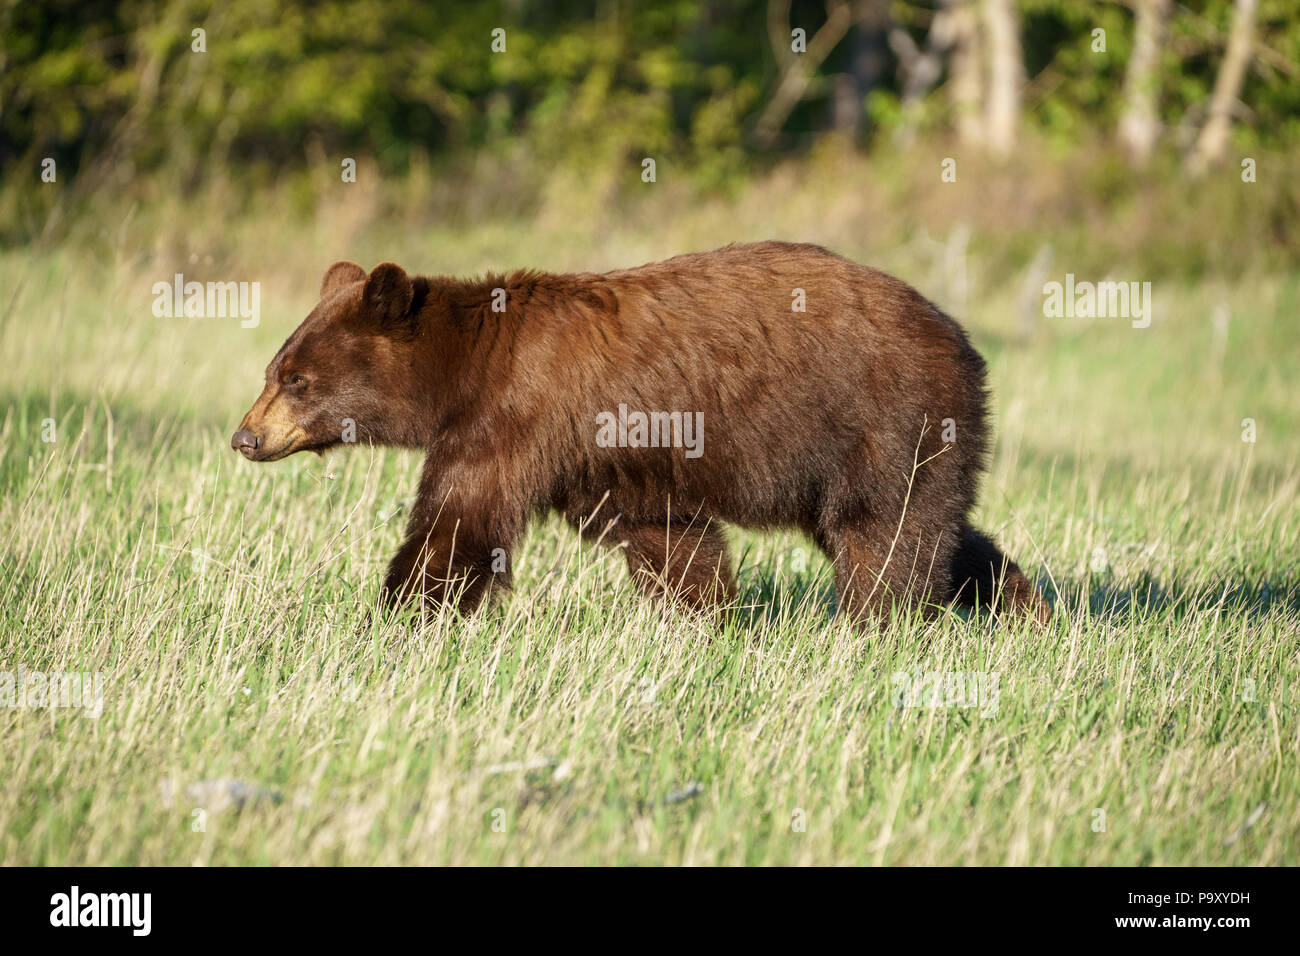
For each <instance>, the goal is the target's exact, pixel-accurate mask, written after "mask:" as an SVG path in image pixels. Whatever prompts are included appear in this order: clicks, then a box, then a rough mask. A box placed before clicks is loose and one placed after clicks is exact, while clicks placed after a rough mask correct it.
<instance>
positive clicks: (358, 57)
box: [0, 0, 1300, 185]
mask: <svg viewBox="0 0 1300 956" xmlns="http://www.w3.org/2000/svg"><path fill="white" fill-rule="evenodd" d="M936 6H937V3H935V2H933V0H927V2H916V3H904V2H895V3H893V4H892V5H891V7H890V12H891V16H892V26H893V27H895V28H898V29H905V30H906V31H907V32H908V33H909V34H910V35H911V36H912V38H913V39H914V40H915V41H916V42H917V43H918V44H919V45H922V46H923V45H924V44H925V40H926V32H927V30H928V28H929V24H930V22H931V21H932V19H933V15H934V12H935V8H936ZM1020 6H1021V21H1022V22H1021V34H1022V44H1023V47H1024V59H1025V65H1026V72H1027V77H1028V87H1027V91H1026V118H1027V122H1028V123H1029V124H1030V125H1031V126H1033V127H1036V128H1038V129H1039V130H1040V131H1041V132H1042V133H1043V134H1044V135H1045V136H1046V137H1048V138H1049V139H1056V140H1062V141H1077V140H1079V139H1081V138H1089V137H1091V138H1096V137H1097V136H1098V135H1099V134H1105V133H1106V132H1108V131H1109V130H1110V129H1112V128H1113V126H1114V123H1115V120H1116V117H1117V115H1118V112H1119V110H1120V107H1121V103H1122V88H1123V76H1124V69H1125V64H1126V62H1127V58H1128V54H1129V50H1130V46H1131V40H1132V36H1131V35H1132V13H1131V12H1130V10H1129V9H1128V8H1127V7H1126V6H1124V5H1120V4H1095V3H1081V2H1077V0H1023V3H1022V4H1021V5H1020ZM1290 8H1291V3H1290V0H1263V3H1262V5H1261V9H1260V13H1259V18H1258V29H1257V35H1258V37H1259V38H1260V41H1261V44H1262V46H1263V48H1264V50H1263V51H1262V52H1261V53H1260V55H1258V56H1257V57H1256V59H1255V61H1254V65H1253V68H1252V70H1251V72H1250V75H1249V77H1248V80H1247V85H1246V89H1245V91H1244V93H1243V101H1244V103H1245V104H1246V107H1247V110H1248V112H1247V114H1246V115H1243V116H1242V117H1241V118H1240V120H1239V123H1238V132H1237V135H1238V136H1239V138H1240V140H1241V142H1242V143H1245V144H1256V145H1258V146H1259V147H1261V148H1268V149H1275V150H1276V149H1285V148H1287V147H1290V146H1291V145H1292V144H1294V143H1295V141H1296V139H1297V134H1298V133H1300V119H1297V117H1300V83H1297V82H1296V78H1297V75H1298V73H1300V67H1298V66H1297V64H1298V63H1300V23H1297V22H1296V21H1295V20H1294V18H1293V17H1292V16H1291V15H1290V14H1291V12H1292V11H1291V9H1290ZM766 17H767V3H766V2H765V0H663V2H655V3H634V2H631V0H608V2H594V0H593V2H577V3H566V4H543V3H538V2H528V0H503V2H499V3H492V2H489V3H450V4H441V3H440V4H429V3H423V2H418V0H383V2H381V0H324V2H320V3H312V4H300V3H293V2H289V0H233V2H227V3H219V4H218V3H207V2H199V0H138V2H130V0H123V2H116V3H115V2H107V0H99V2H95V0H91V2H79V0H47V2H42V3H31V2H21V0H0V29H2V32H3V36H4V44H3V49H2V50H0V157H3V159H2V160H0V165H3V167H4V168H5V170H6V171H7V172H12V171H13V170H14V168H15V167H21V168H24V169H30V168H34V165H35V163H36V162H37V158H38V157H41V158H43V157H47V156H50V157H54V158H56V159H57V160H58V161H59V163H60V166H61V167H66V169H67V170H68V171H75V170H76V169H78V168H84V167H86V166H88V165H94V164H96V163H98V164H106V165H111V166H114V167H118V166H128V167H129V169H130V170H131V171H132V172H141V171H148V170H151V169H157V168H161V167H169V168H174V169H178V170H180V171H181V173H182V174H183V175H185V176H190V177H194V176H201V175H203V174H204V171H205V170H208V169H210V168H212V166H213V165H214V164H222V165H223V166H224V167H226V168H230V167H237V168H240V167H247V166H249V165H258V164H261V165H267V166H270V167H272V168H275V169H277V170H281V171H282V170H283V169H285V168H287V167H295V166H301V165H305V164H309V163H311V162H313V161H315V160H317V159H320V158H323V157H330V158H332V157H336V156H337V157H342V156H364V157H368V158H371V159H373V160H374V161H375V162H377V163H378V164H379V166H380V168H382V169H388V170H400V169H403V168H405V167H406V166H407V165H408V164H409V163H410V161H411V160H412V158H413V156H415V155H417V154H418V155H421V156H424V155H428V156H433V157H439V156H445V155H447V154H450V153H454V152H456V151H461V150H482V149H495V150H497V151H508V150H510V149H512V148H514V149H518V148H520V146H521V145H522V147H523V148H525V149H526V150H527V152H528V154H529V156H530V158H531V159H532V161H533V162H535V163H538V164H544V165H546V166H547V167H548V168H550V167H566V168H569V169H572V170H575V171H577V172H578V173H579V174H586V173H589V172H591V171H593V170H597V169H600V168H602V167H606V166H607V165H608V164H610V163H616V162H619V161H621V160H624V159H627V158H629V157H632V158H636V157H639V156H642V155H647V154H649V153H656V154H658V155H660V156H668V155H671V157H672V160H673V163H674V164H675V165H676V166H677V168H690V169H692V170H695V171H697V172H698V173H699V174H700V175H701V176H702V177H703V179H704V180H705V181H706V182H709V183H713V184H716V185H721V184H723V183H725V182H726V181H727V179H728V178H729V177H731V176H733V175H735V174H736V173H738V172H742V171H743V170H744V169H745V168H746V163H747V157H749V156H751V155H753V154H754V153H755V152H756V151H757V150H758V147H757V146H756V144H755V142H754V141H753V139H752V138H751V137H750V136H749V133H750V131H751V129H752V127H753V123H754V121H755V119H756V117H757V115H758V112H759V111H760V110H761V109H762V108H763V105H764V103H765V102H766V100H767V99H768V97H769V96H770V95H771V93H772V90H773V88H774V86H775V82H776V78H777V67H776V60H775V57H774V54H773V52H772V50H771V48H770V41H769V37H768V34H767V19H766ZM825 18H826V12H825V9H824V7H823V6H822V4H820V3H816V2H811V0H801V2H796V3H794V4H793V5H792V11H791V24H792V25H797V26H801V27H803V28H804V29H805V30H806V31H808V34H809V35H810V36H811V35H812V34H813V33H815V32H816V30H817V28H818V27H820V26H821V24H822V23H823V22H824V21H825ZM1230 21H1231V2H1230V0H1203V2H1190V3H1187V4H1181V5H1178V6H1177V7H1176V8H1175V11H1174V14H1173V16H1172V19H1171V24H1170V30H1169V37H1168V42H1167V43H1166V45H1165V48H1164V49H1165V52H1164V58H1163V62H1162V64H1161V87H1160V91H1159V92H1160V97H1159V101H1160V107H1161V112H1162V119H1163V120H1164V122H1165V124H1166V126H1167V127H1170V128H1175V129H1177V128H1179V127H1180V124H1181V125H1183V126H1185V125H1186V124H1187V123H1188V122H1191V123H1196V122H1198V121H1200V119H1201V118H1202V115H1201V114H1203V110H1204V102H1205V99H1206V97H1207V96H1208V92H1209V90H1210V89H1211V87H1212V86H1213V83H1214V78H1215V73H1216V69H1217V66H1218V63H1219V60H1220V58H1221V53H1222V49H1223V46H1224V43H1225V42H1226V34H1227V30H1228V28H1229V25H1230ZM1098 28H1100V29H1104V30H1105V31H1106V44H1107V47H1106V50H1105V52H1095V51H1094V50H1093V49H1092V31H1093V30H1094V29H1098ZM196 29H202V30H204V31H205V32H206V35H205V52H195V50H194V48H193V47H194V43H195V41H194V39H193V31H194V30H196ZM497 29H500V30H504V31H505V34H504V36H505V42H506V49H505V51H504V52H493V48H492V41H493V31H494V30H497ZM884 29H885V28H883V27H872V28H868V27H866V26H859V27H856V28H855V29H854V30H851V31H850V32H849V34H848V35H847V36H846V37H845V38H844V39H843V40H842V41H841V42H840V43H839V45H838V46H837V47H836V48H835V49H834V50H833V51H832V53H831V55H830V56H829V57H828V58H827V60H826V61H825V63H823V64H821V65H820V67H819V68H818V70H817V71H816V75H815V76H814V77H813V82H812V83H811V84H810V86H809V90H808V94H807V95H806V97H805V98H804V99H803V101H802V102H801V103H800V104H799V105H798V106H797V107H796V108H795V110H794V112H793V113H792V114H791V116H790V117H789V118H788V120H787V122H786V125H785V130H786V136H785V137H784V138H783V139H781V140H779V141H778V143H777V144H776V146H775V147H774V148H775V149H776V150H777V151H786V150H789V149H791V148H796V147H799V146H800V145H801V144H803V143H804V142H806V139H807V136H808V135H815V134H817V133H819V132H821V131H824V130H826V129H827V128H828V127H829V125H830V123H831V112H832V111H831V109H830V99H831V88H832V86H833V84H832V83H831V82H830V80H831V79H832V76H831V74H833V73H840V72H845V71H850V70H854V69H855V68H856V67H855V65H854V64H855V62H856V61H855V59H854V57H855V52H854V51H855V50H857V49H858V48H859V46H860V44H862V43H864V42H869V43H874V44H875V47H874V48H875V49H878V50H879V51H880V53H881V55H883V56H884V57H885V59H884V60H883V61H882V63H881V65H880V67H881V68H879V69H876V70H874V71H873V72H872V73H871V75H870V76H867V77H866V80H865V84H864V85H863V88H862V89H861V90H860V92H861V96H862V100H863V102H862V116H863V117H864V118H865V119H868V120H869V122H868V123H867V124H866V125H865V127H864V128H865V129H866V130H867V132H868V134H869V135H879V134H881V133H883V132H887V131H888V130H889V129H891V128H893V127H896V126H897V125H898V124H899V123H900V122H901V113H900V111H899V109H898V104H899V92H900V81H899V76H898V73H899V70H898V64H897V63H896V62H895V60H894V57H893V54H892V53H890V52H889V48H888V44H886V43H885V42H884V32H883V31H884ZM864 31H874V32H870V33H869V35H868V33H867V32H864ZM943 79H944V78H941V79H940V84H939V86H938V87H937V88H936V89H935V90H933V91H931V93H930V99H931V100H932V101H935V102H936V103H942V102H944V91H943V88H942V83H943ZM1198 111H1201V112H1200V113H1199V114H1198ZM948 113H949V111H947V110H945V109H943V108H935V109H927V110H924V111H923V112H922V113H921V116H922V120H923V122H924V123H925V124H926V125H928V126H932V127H933V126H940V127H941V126H944V125H945V124H947V123H949V122H950V121H951V117H950V116H949V115H948Z"/></svg>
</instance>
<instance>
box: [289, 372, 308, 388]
mask: <svg viewBox="0 0 1300 956" xmlns="http://www.w3.org/2000/svg"><path fill="white" fill-rule="evenodd" d="M306 384H307V380H306V379H305V378H303V377H302V376H301V375H297V374H294V375H290V376H289V387H290V388H302V387H303V386H304V385H306Z"/></svg>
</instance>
